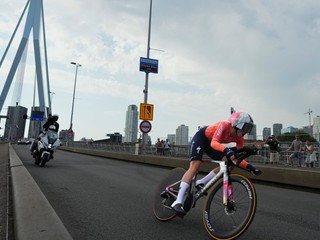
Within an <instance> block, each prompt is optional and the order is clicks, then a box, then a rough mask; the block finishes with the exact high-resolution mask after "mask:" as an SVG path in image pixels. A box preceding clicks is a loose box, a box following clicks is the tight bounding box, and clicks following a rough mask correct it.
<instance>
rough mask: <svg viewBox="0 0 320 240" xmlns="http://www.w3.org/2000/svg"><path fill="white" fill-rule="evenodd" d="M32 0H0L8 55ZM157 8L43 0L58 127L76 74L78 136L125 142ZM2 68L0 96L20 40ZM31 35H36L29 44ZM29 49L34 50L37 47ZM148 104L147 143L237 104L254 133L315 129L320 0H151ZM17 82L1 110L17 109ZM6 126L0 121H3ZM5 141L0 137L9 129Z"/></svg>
mask: <svg viewBox="0 0 320 240" xmlns="http://www.w3.org/2000/svg"><path fill="white" fill-rule="evenodd" d="M26 2H27V1H26V0H1V3H0V9H1V10H0V54H1V57H2V55H3V53H4V50H5V48H6V46H7V44H8V42H9V39H10V37H11V35H12V33H13V31H14V28H15V26H16V24H17V22H18V20H19V17H20V15H21V13H22V11H23V8H24V6H25V4H26ZM149 7H150V0H94V1H91V2H90V3H89V2H88V1H84V0H68V1H65V0H55V1H44V13H45V30H46V38H47V48H48V59H49V77H50V85H51V86H50V88H51V91H52V92H54V93H55V94H54V95H53V99H52V108H53V112H54V113H57V114H59V116H60V121H59V122H60V126H61V129H67V128H69V125H70V116H71V104H72V93H73V84H74V75H75V66H74V65H71V64H70V62H71V61H75V62H78V63H80V64H82V67H81V68H79V71H78V80H77V90H76V99H75V109H74V118H73V124H74V131H75V132H76V139H77V140H78V139H80V138H82V137H86V138H93V139H95V140H96V139H102V138H105V135H106V134H107V133H114V132H120V133H122V134H124V128H125V114H126V110H127V107H128V106H129V105H131V104H135V105H137V106H139V105H140V103H142V102H143V101H144V95H143V89H144V84H145V73H143V72H140V71H139V59H140V57H146V55H147V39H148V19H149ZM24 24H25V18H24V19H23V20H22V24H21V26H20V34H17V37H16V39H15V41H14V43H13V45H12V47H11V49H10V51H9V53H8V56H7V58H6V60H5V62H4V63H3V65H2V67H1V69H0V90H2V88H3V84H4V81H5V79H6V77H7V74H8V69H9V67H10V65H11V63H12V59H13V57H14V55H15V53H16V50H17V45H18V43H19V42H20V40H21V32H22V30H23V28H24ZM30 39H32V36H31V37H30ZM30 43H32V42H30ZM151 48H152V49H160V50H162V51H157V50H151V51H150V58H154V59H158V60H159V73H158V74H149V93H148V103H151V104H154V120H153V121H152V131H151V133H150V135H151V137H152V141H153V142H154V141H155V140H156V138H157V137H161V138H165V137H166V136H167V134H172V133H175V131H176V128H177V127H178V126H179V125H181V124H185V125H187V126H189V135H190V136H192V135H193V134H194V133H195V131H196V130H197V127H198V126H202V125H207V124H210V123H214V122H216V121H220V120H223V119H226V118H227V117H228V116H229V113H230V107H234V108H235V109H236V110H241V111H246V112H249V113H250V114H251V115H252V117H253V119H254V121H255V123H256V125H257V131H258V132H257V134H258V135H262V129H263V128H264V127H270V128H272V125H273V123H282V124H283V126H284V127H289V126H294V127H298V128H300V127H302V126H307V125H309V117H308V114H305V113H306V112H308V109H309V108H310V109H311V110H312V111H313V113H312V115H311V116H312V118H313V117H315V116H317V115H320V104H319V99H320V98H319V91H320V86H319V85H320V1H319V0H290V1H285V0H263V1H258V0H243V1H241V0H239V1H237V0H233V1H231V0H230V1H228V0H225V1H221V0H198V1H196V0H153V8H152V23H151ZM28 49H29V50H28V58H27V59H28V60H27V66H26V71H25V79H24V85H23V90H22V99H21V102H20V104H21V105H22V106H26V107H28V108H30V107H31V106H32V98H33V81H34V71H35V70H34V53H33V46H32V44H29V48H28ZM13 89H14V83H13V84H12V86H11V88H10V93H9V95H8V97H7V100H6V102H5V106H4V108H3V110H2V112H1V114H5V113H6V111H7V110H6V108H7V106H8V105H11V104H12V97H11V95H12V92H13ZM0 125H1V127H4V120H2V121H1V124H0ZM2 134H3V133H2Z"/></svg>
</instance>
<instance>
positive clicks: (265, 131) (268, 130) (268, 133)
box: [262, 127, 271, 140]
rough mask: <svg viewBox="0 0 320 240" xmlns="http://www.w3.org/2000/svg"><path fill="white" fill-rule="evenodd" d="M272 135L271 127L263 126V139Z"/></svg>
mask: <svg viewBox="0 0 320 240" xmlns="http://www.w3.org/2000/svg"><path fill="white" fill-rule="evenodd" d="M270 136H271V128H268V127H265V128H263V130H262V137H263V140H266V139H268V137H270Z"/></svg>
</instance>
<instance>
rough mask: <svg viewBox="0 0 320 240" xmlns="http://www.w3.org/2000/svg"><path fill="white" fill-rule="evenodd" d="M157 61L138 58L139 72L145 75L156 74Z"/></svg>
mask: <svg viewBox="0 0 320 240" xmlns="http://www.w3.org/2000/svg"><path fill="white" fill-rule="evenodd" d="M158 62H159V61H158V60H156V59H151V58H143V57H140V71H141V72H147V73H158Z"/></svg>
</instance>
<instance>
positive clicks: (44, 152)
mask: <svg viewBox="0 0 320 240" xmlns="http://www.w3.org/2000/svg"><path fill="white" fill-rule="evenodd" d="M53 127H54V126H53ZM60 145H61V142H60V139H59V138H58V133H57V132H55V131H53V129H52V128H50V127H49V129H48V131H47V132H46V133H42V134H40V136H39V138H38V142H37V146H36V149H35V150H34V151H33V152H32V155H33V157H34V159H35V162H34V163H35V164H36V165H39V166H40V167H44V165H45V164H46V163H47V162H48V161H49V160H50V159H52V158H53V153H54V151H55V150H56V149H57V148H58V147H59V146H60Z"/></svg>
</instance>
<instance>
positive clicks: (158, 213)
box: [153, 168, 186, 221]
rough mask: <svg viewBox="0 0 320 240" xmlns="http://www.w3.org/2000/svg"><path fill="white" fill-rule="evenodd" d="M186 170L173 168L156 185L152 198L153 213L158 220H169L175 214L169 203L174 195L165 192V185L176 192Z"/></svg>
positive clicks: (172, 200) (173, 198)
mask: <svg viewBox="0 0 320 240" xmlns="http://www.w3.org/2000/svg"><path fill="white" fill-rule="evenodd" d="M185 172H186V170H185V169H183V168H174V169H172V170H171V171H169V172H168V174H167V175H166V176H164V177H163V178H162V179H161V181H160V182H159V184H158V186H157V187H156V190H155V194H154V200H153V213H154V215H155V217H156V218H157V219H158V220H160V221H169V220H171V219H173V218H174V217H175V216H176V215H177V214H176V212H175V211H173V210H172V209H171V204H172V203H173V202H174V201H175V200H176V197H175V196H173V195H171V194H169V193H166V192H165V189H166V187H167V186H169V185H172V186H171V192H173V193H174V194H175V195H177V194H178V191H179V187H180V180H181V178H182V176H183V175H184V173H185Z"/></svg>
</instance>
